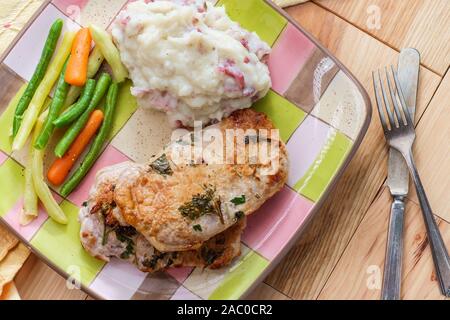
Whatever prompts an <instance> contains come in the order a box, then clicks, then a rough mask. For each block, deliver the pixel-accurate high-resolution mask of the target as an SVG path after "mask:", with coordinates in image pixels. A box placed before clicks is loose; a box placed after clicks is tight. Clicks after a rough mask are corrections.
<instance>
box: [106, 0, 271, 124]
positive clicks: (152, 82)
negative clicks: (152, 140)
mask: <svg viewBox="0 0 450 320" xmlns="http://www.w3.org/2000/svg"><path fill="white" fill-rule="evenodd" d="M112 34H113V38H114V40H115V42H116V44H117V46H118V48H119V50H120V54H121V59H122V61H123V63H124V64H125V66H126V67H127V68H128V70H129V72H130V77H131V79H132V81H133V87H132V89H131V92H132V94H133V95H134V96H136V97H137V99H138V103H139V105H140V106H143V107H152V108H155V109H157V110H161V111H164V112H166V113H167V114H168V116H169V119H170V121H171V123H172V124H173V125H174V126H181V125H184V126H188V127H192V126H193V125H194V121H203V124H205V125H206V124H207V123H210V122H214V121H216V120H221V119H222V118H223V117H226V116H228V115H229V114H231V113H232V112H233V111H235V110H238V109H244V108H248V107H250V106H251V104H252V103H253V102H254V101H256V100H257V99H259V98H262V97H264V96H265V95H266V93H267V92H268V90H269V88H270V86H271V80H270V75H269V70H268V67H267V65H266V64H265V63H264V60H265V57H266V56H267V55H268V54H269V53H270V47H269V46H268V45H267V44H266V43H265V42H263V41H261V40H260V39H259V37H258V36H257V35H256V34H255V33H251V32H248V31H246V30H244V29H242V28H241V27H240V26H239V25H238V24H237V23H235V22H233V21H232V20H231V19H230V18H229V17H228V16H227V14H226V13H225V10H224V8H223V7H214V6H213V5H211V4H209V3H208V2H205V1H199V0H197V1H196V0H172V1H154V2H153V1H148V0H147V1H136V2H132V3H130V4H129V5H128V6H127V8H126V9H125V10H123V11H122V12H121V13H120V14H119V16H118V18H117V19H116V21H115V22H114V24H113V28H112Z"/></svg>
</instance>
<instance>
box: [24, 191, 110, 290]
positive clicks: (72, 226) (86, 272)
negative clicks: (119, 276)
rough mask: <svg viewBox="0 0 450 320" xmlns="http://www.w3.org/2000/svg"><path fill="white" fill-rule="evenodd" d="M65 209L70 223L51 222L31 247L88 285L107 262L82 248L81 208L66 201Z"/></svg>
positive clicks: (47, 223)
mask: <svg viewBox="0 0 450 320" xmlns="http://www.w3.org/2000/svg"><path fill="white" fill-rule="evenodd" d="M61 208H62V209H63V211H64V212H65V213H66V215H67V218H68V220H69V221H68V223H67V224H66V225H62V224H59V223H57V222H55V221H54V220H53V219H48V220H47V221H46V222H45V223H44V224H43V225H42V227H41V228H40V229H39V231H38V232H37V233H36V235H35V236H34V237H33V239H32V240H31V244H32V245H33V246H34V247H35V248H36V249H37V250H39V251H40V252H41V253H42V254H43V255H44V256H45V257H47V258H48V259H49V260H50V261H51V262H52V263H54V264H55V265H56V266H58V268H59V269H61V270H63V271H65V272H67V273H68V274H69V276H70V277H71V278H72V279H75V280H78V281H80V282H81V283H82V284H83V285H85V286H88V285H89V284H90V283H91V282H92V281H93V280H94V278H95V276H96V275H97V274H98V272H99V271H100V270H101V269H102V267H103V265H104V264H105V262H103V261H100V260H97V259H95V258H93V257H91V256H90V255H89V254H88V253H87V252H86V251H85V250H84V249H83V247H82V246H81V243H80V236H79V233H80V225H79V223H78V222H77V218H78V210H79V209H78V207H77V206H75V205H74V204H72V203H70V202H69V201H67V200H64V201H63V202H62V204H61Z"/></svg>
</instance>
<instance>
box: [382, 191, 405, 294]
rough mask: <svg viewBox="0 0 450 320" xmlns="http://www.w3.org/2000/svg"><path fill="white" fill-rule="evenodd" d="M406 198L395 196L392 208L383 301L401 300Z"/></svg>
mask: <svg viewBox="0 0 450 320" xmlns="http://www.w3.org/2000/svg"><path fill="white" fill-rule="evenodd" d="M404 213H405V202H404V197H401V196H395V197H394V201H393V202H392V206H391V216H390V219H389V230H388V239H387V244H386V260H385V263H384V272H383V288H382V290H381V299H382V300H399V299H400V288H401V280H402V256H403V255H402V252H403V223H404Z"/></svg>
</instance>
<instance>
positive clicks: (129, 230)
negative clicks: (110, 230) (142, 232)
mask: <svg viewBox="0 0 450 320" xmlns="http://www.w3.org/2000/svg"><path fill="white" fill-rule="evenodd" d="M114 231H115V233H116V238H117V240H119V241H120V242H124V243H126V244H127V246H126V247H125V251H124V252H122V254H121V255H120V258H121V259H128V258H129V257H130V255H132V254H134V241H133V239H131V238H130V237H132V236H134V235H135V234H136V229H134V228H133V227H121V226H119V227H116V228H114Z"/></svg>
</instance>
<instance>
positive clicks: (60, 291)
mask: <svg viewBox="0 0 450 320" xmlns="http://www.w3.org/2000/svg"><path fill="white" fill-rule="evenodd" d="M15 282H16V286H17V289H18V291H19V294H20V296H21V297H22V299H24V300H84V299H85V298H86V297H87V294H86V293H84V292H83V291H81V290H76V289H68V288H67V286H66V280H65V279H64V278H63V277H61V276H60V275H59V274H57V273H56V272H55V271H53V270H52V269H51V268H50V267H49V266H47V265H46V264H45V263H44V262H42V261H40V260H39V259H38V258H37V257H36V256H34V255H31V256H30V257H29V258H28V260H27V262H26V263H25V265H24V266H23V267H22V269H21V270H20V272H19V273H18V275H17V276H16V278H15Z"/></svg>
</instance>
